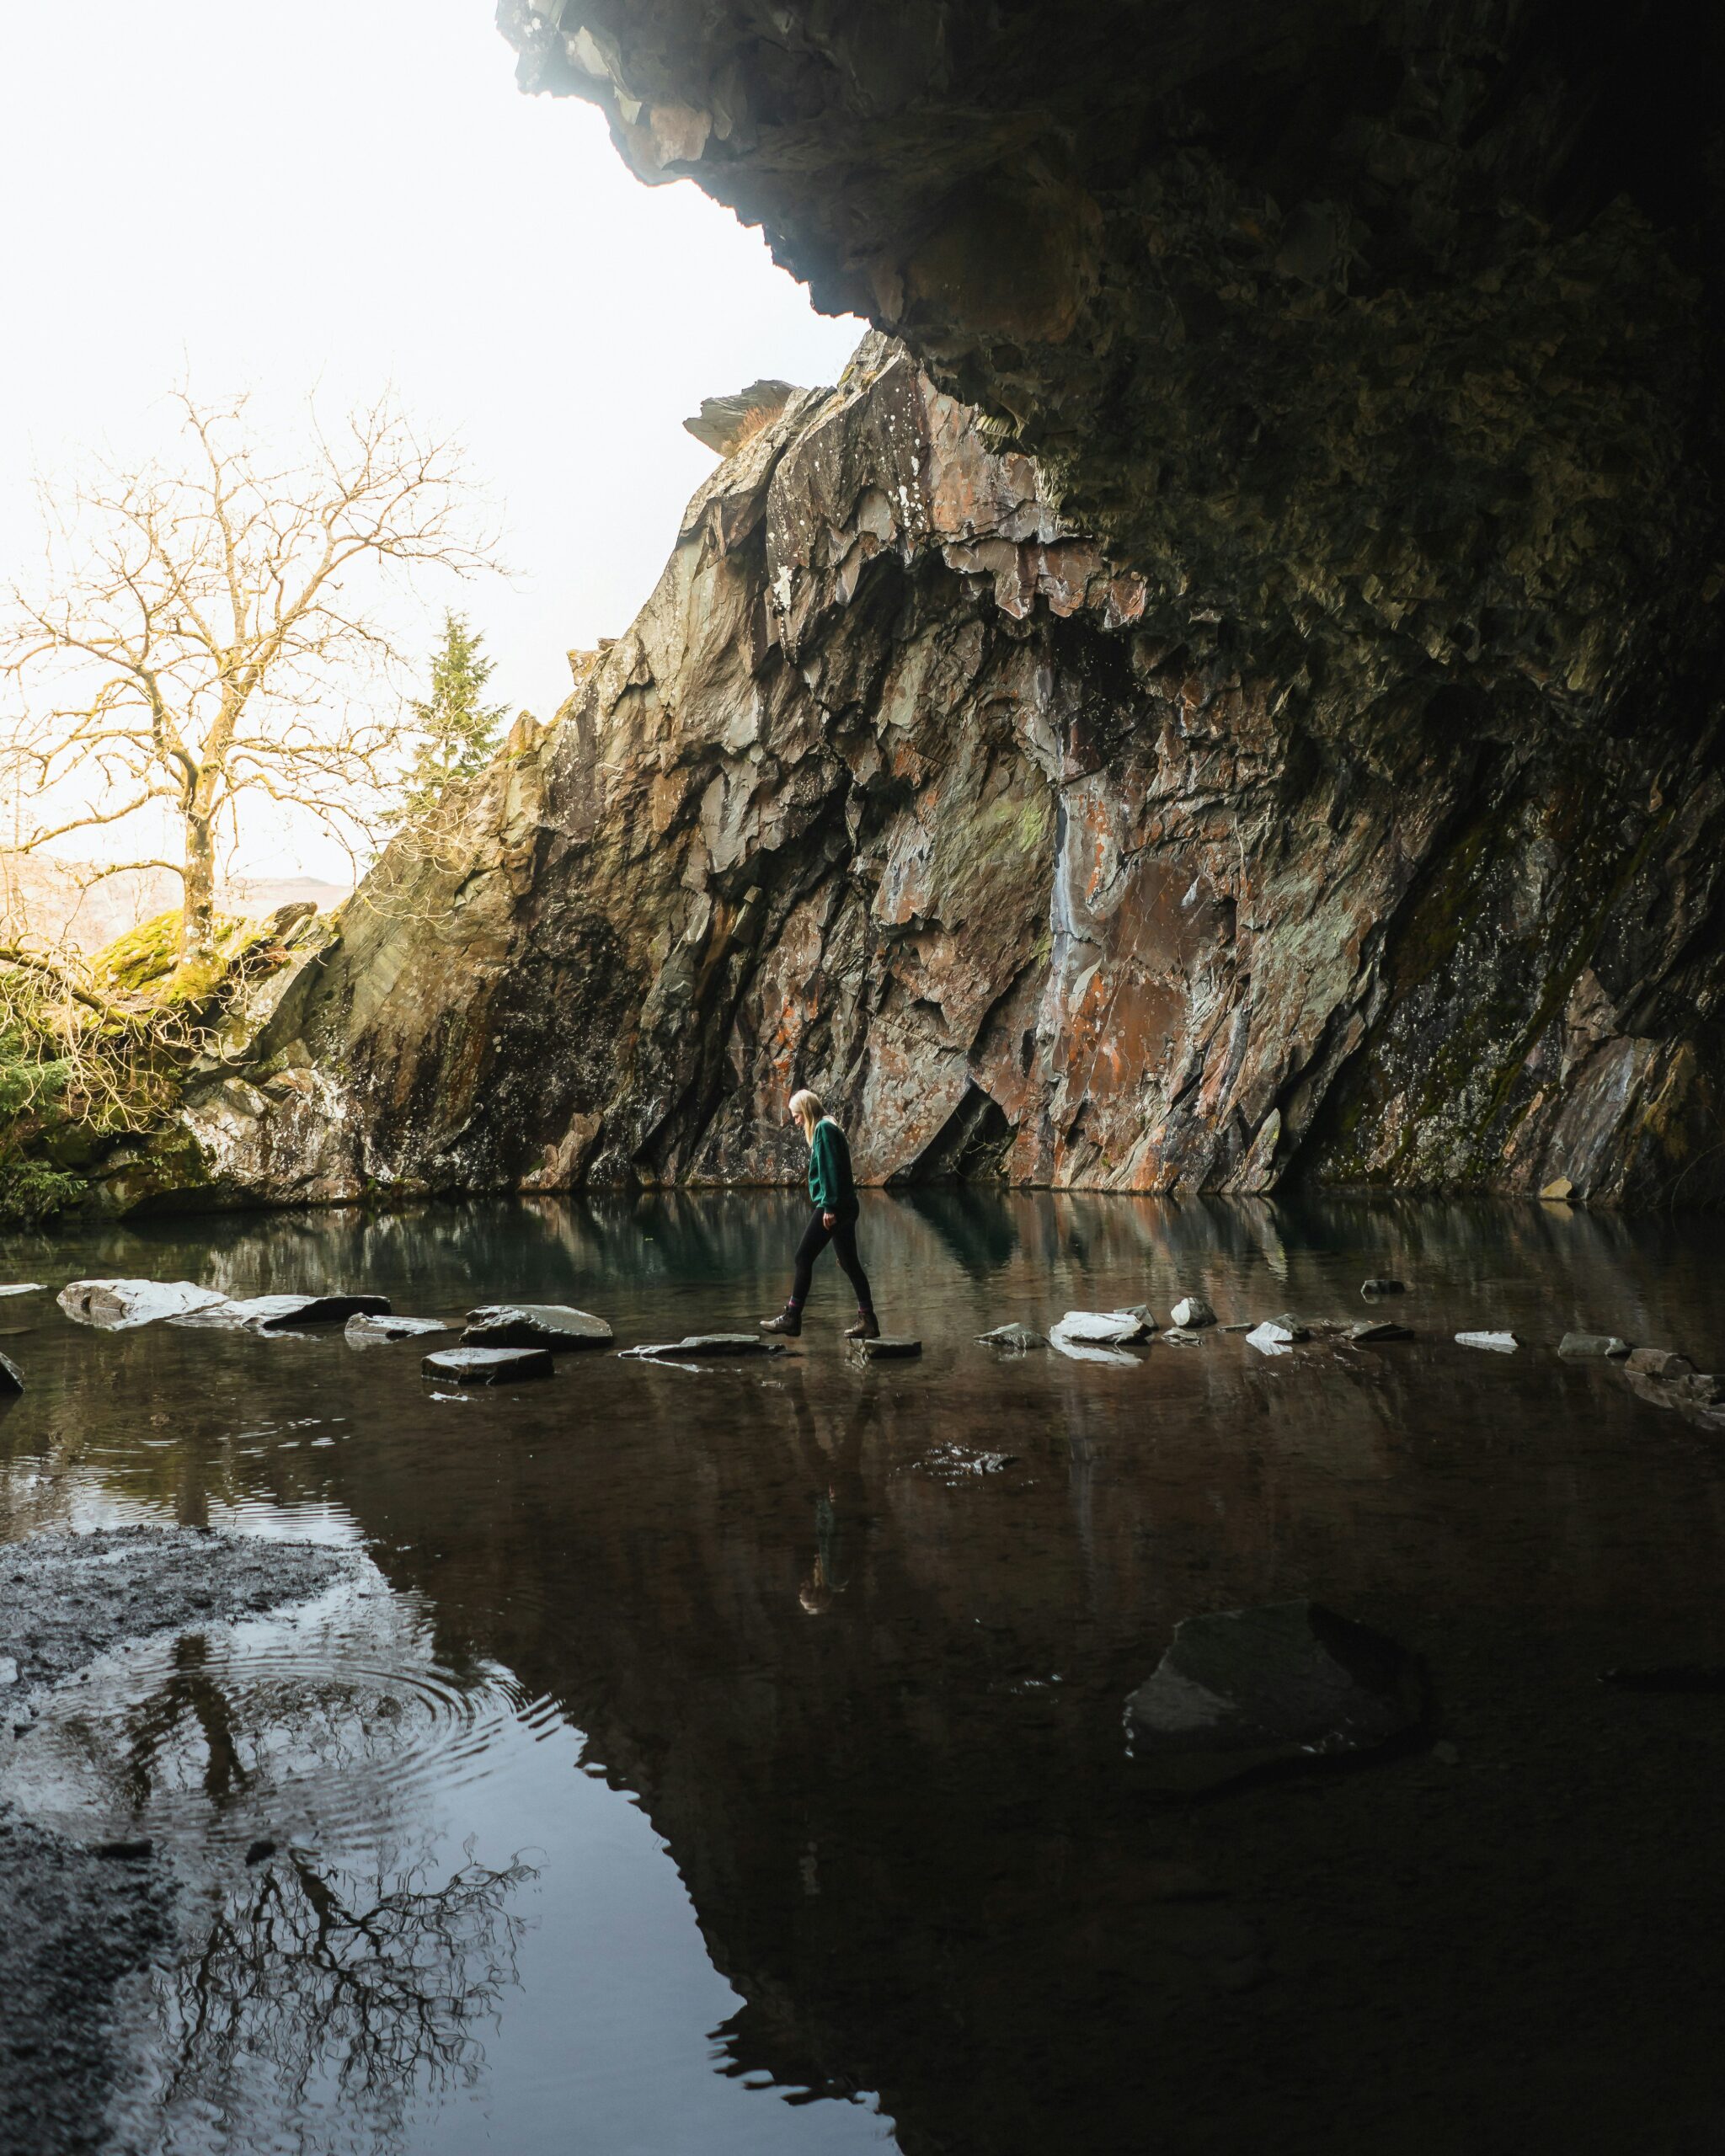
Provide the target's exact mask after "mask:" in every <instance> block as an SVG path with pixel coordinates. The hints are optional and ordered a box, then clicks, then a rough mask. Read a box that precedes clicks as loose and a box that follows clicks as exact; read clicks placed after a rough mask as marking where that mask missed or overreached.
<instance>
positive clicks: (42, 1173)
mask: <svg viewBox="0 0 1725 2156" xmlns="http://www.w3.org/2000/svg"><path fill="white" fill-rule="evenodd" d="M88 1189H89V1185H88V1183H87V1182H85V1181H84V1179H83V1177H82V1176H72V1175H67V1174H66V1173H65V1171H63V1170H61V1169H60V1168H51V1167H48V1166H45V1164H44V1163H43V1162H42V1161H8V1162H6V1163H4V1164H0V1228H40V1226H41V1225H42V1223H43V1222H44V1221H45V1220H48V1219H52V1217H53V1216H54V1214H56V1213H63V1212H65V1211H66V1209H67V1207H68V1206H72V1205H77V1204H78V1203H81V1202H82V1201H83V1198H84V1195H85V1193H87V1192H88Z"/></svg>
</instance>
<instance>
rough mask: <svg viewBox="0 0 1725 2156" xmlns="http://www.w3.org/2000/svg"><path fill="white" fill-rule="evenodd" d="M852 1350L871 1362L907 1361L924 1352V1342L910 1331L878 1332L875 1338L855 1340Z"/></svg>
mask: <svg viewBox="0 0 1725 2156" xmlns="http://www.w3.org/2000/svg"><path fill="white" fill-rule="evenodd" d="M850 1345H851V1349H852V1353H854V1354H858V1355H861V1356H862V1357H863V1358H864V1360H865V1361H867V1362H870V1363H896V1362H904V1361H907V1360H908V1359H909V1358H911V1356H912V1355H920V1354H921V1353H922V1342H921V1341H920V1340H918V1339H916V1337H914V1336H913V1335H912V1334H911V1333H908V1332H882V1333H878V1334H877V1335H876V1336H875V1337H874V1338H873V1340H853V1341H852V1342H851V1343H850Z"/></svg>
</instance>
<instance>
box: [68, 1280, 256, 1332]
mask: <svg viewBox="0 0 1725 2156" xmlns="http://www.w3.org/2000/svg"><path fill="white" fill-rule="evenodd" d="M58 1300H59V1304H60V1307H61V1310H64V1311H65V1313H66V1315H67V1316H68V1317H69V1318H71V1319H72V1320H73V1321H75V1322H76V1323H77V1324H79V1325H95V1326H100V1327H101V1328H102V1330H103V1331H104V1332H126V1331H131V1328H132V1327H133V1326H139V1325H154V1324H155V1323H156V1322H157V1321H158V1319H162V1318H170V1317H185V1316H188V1315H190V1313H191V1312H192V1311H194V1310H210V1309H212V1308H213V1307H214V1306H215V1305H216V1304H218V1303H222V1304H225V1303H226V1302H227V1296H226V1295H224V1294H222V1293H221V1291H220V1290H219V1289H215V1288H200V1287H199V1286H198V1285H197V1284H196V1283H195V1282H194V1281H190V1280H72V1281H68V1282H67V1285H66V1286H65V1287H63V1288H62V1289H61V1290H60V1294H59V1297H58Z"/></svg>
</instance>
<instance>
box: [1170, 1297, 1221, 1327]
mask: <svg viewBox="0 0 1725 2156" xmlns="http://www.w3.org/2000/svg"><path fill="white" fill-rule="evenodd" d="M1168 1315H1169V1317H1170V1318H1171V1319H1172V1321H1173V1322H1174V1323H1175V1324H1176V1325H1177V1326H1179V1327H1180V1328H1181V1330H1182V1331H1194V1332H1195V1331H1197V1330H1198V1329H1199V1327H1200V1326H1206V1325H1214V1324H1215V1321H1216V1314H1215V1311H1214V1310H1212V1309H1211V1308H1210V1305H1209V1304H1208V1303H1207V1302H1205V1300H1204V1297H1203V1296H1202V1295H1184V1296H1182V1298H1181V1299H1180V1300H1179V1301H1178V1303H1176V1304H1175V1305H1174V1307H1173V1309H1172V1310H1170V1311H1169V1313H1168Z"/></svg>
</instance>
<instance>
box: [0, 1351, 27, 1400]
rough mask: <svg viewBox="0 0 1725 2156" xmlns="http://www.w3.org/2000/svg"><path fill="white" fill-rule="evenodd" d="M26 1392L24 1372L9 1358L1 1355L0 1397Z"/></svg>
mask: <svg viewBox="0 0 1725 2156" xmlns="http://www.w3.org/2000/svg"><path fill="white" fill-rule="evenodd" d="M23 1390H24V1372H23V1371H22V1370H21V1369H19V1367H18V1365H17V1364H16V1363H14V1362H13V1360H12V1359H11V1358H10V1357H9V1356H6V1355H0V1395H3V1394H6V1393H8V1392H22V1391H23Z"/></svg>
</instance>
